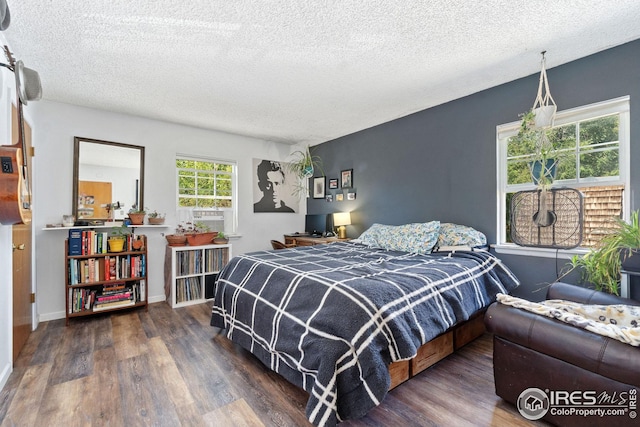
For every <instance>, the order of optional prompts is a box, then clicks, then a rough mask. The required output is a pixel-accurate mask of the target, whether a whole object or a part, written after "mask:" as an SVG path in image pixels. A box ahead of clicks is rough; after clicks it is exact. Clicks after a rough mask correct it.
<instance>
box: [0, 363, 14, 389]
mask: <svg viewBox="0 0 640 427" xmlns="http://www.w3.org/2000/svg"><path fill="white" fill-rule="evenodd" d="M12 371H13V366H12V364H11V362H9V363H7V364H6V365H5V366H4V367H3V368H2V373H1V374H0V390H2V389H3V388H4V386H5V384H6V383H7V381H8V380H9V376H10V375H11V372H12Z"/></svg>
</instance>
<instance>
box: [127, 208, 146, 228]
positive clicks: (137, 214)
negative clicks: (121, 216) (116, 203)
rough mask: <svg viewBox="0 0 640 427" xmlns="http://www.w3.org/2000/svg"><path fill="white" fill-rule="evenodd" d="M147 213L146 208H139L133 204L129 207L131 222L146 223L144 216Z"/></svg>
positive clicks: (135, 223) (134, 223)
mask: <svg viewBox="0 0 640 427" xmlns="http://www.w3.org/2000/svg"><path fill="white" fill-rule="evenodd" d="M146 215H147V210H146V208H139V207H137V206H133V207H132V208H131V209H129V219H130V220H131V224H133V225H142V224H144V217H145V216H146Z"/></svg>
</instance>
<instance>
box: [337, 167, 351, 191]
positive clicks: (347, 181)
mask: <svg viewBox="0 0 640 427" xmlns="http://www.w3.org/2000/svg"><path fill="white" fill-rule="evenodd" d="M340 178H341V187H342V188H353V169H346V170H343V171H342V172H341V173H340Z"/></svg>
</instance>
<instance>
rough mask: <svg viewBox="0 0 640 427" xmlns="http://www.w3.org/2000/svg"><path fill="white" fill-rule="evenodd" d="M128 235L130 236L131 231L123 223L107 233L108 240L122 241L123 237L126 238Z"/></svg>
mask: <svg viewBox="0 0 640 427" xmlns="http://www.w3.org/2000/svg"><path fill="white" fill-rule="evenodd" d="M129 234H131V229H130V228H129V227H127V226H126V225H125V224H124V223H123V224H122V225H121V226H119V227H113V228H112V229H111V230H110V231H109V237H110V238H118V239H124V238H125V236H127V235H129Z"/></svg>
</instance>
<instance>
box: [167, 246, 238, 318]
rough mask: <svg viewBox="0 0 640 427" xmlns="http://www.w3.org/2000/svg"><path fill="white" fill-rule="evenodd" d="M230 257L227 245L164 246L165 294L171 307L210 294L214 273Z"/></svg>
mask: <svg viewBox="0 0 640 427" xmlns="http://www.w3.org/2000/svg"><path fill="white" fill-rule="evenodd" d="M229 259H231V245H230V244H224V245H217V244H211V245H202V246H167V249H166V253H165V262H164V279H165V286H164V287H165V293H166V296H167V302H168V303H169V304H170V305H171V307H172V308H177V307H185V306H188V305H192V304H200V303H202V302H204V301H206V300H209V299H212V298H213V297H214V284H215V281H216V278H217V277H218V273H219V272H220V270H222V267H224V266H225V264H227V263H228V262H229Z"/></svg>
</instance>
